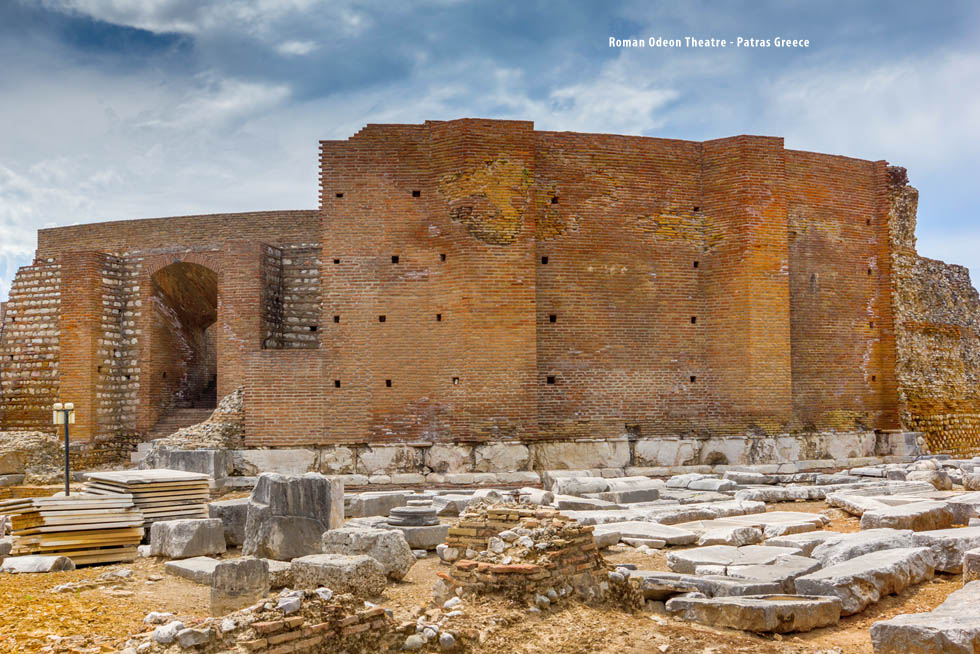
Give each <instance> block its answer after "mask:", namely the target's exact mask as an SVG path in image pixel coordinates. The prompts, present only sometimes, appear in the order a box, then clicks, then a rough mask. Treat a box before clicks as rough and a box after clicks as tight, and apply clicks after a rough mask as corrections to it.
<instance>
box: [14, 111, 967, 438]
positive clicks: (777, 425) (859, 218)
mask: <svg viewBox="0 0 980 654" xmlns="http://www.w3.org/2000/svg"><path fill="white" fill-rule="evenodd" d="M896 170H897V169H894V168H890V167H888V165H887V163H886V162H884V161H865V160H858V159H851V158H847V157H839V156H833V155H825V154H815V153H809V152H799V151H794V150H786V149H785V148H784V147H783V141H782V139H780V138H774V137H760V136H736V137H732V138H724V139H718V140H714V141H706V142H692V141H680V140H671V139H658V138H647V137H634V136H615V135H605V134H577V133H570V132H543V131H536V130H534V127H533V124H532V123H530V122H523V121H493V120H471V119H465V120H457V121H448V122H427V123H425V124H422V125H369V126H367V127H365V128H364V129H363V130H361V131H360V132H359V133H357V134H356V135H354V136H353V137H351V138H350V139H348V140H346V141H323V142H321V144H320V172H321V176H320V207H319V209H318V210H316V211H283V212H257V213H250V214H224V215H216V216H185V217H178V218H162V219H153V220H142V221H127V222H120V223H101V224H92V225H82V226H73V227H66V228H58V229H50V230H42V231H41V232H40V233H39V237H38V253H37V257H38V259H37V262H36V263H35V264H34V265H32V266H28V267H26V268H24V269H23V270H22V271H21V272H20V273H19V274H18V277H17V280H16V281H15V285H14V289H13V291H12V293H11V299H10V302H9V303H8V306H7V307H6V312H5V313H6V317H5V318H4V319H3V321H2V324H3V325H4V333H3V335H2V339H0V353H2V355H3V362H2V365H3V367H2V368H0V373H2V375H3V377H2V379H3V380H4V382H3V386H2V389H3V392H4V401H3V405H4V414H3V418H2V424H0V427H3V428H6V429H13V428H17V429H50V427H48V426H47V424H46V423H47V422H48V416H49V414H48V410H49V406H50V403H51V402H52V401H54V400H55V399H56V398H58V397H60V398H62V399H66V400H67V399H71V400H73V401H75V402H76V405H78V406H79V408H80V410H79V417H78V420H79V428H78V433H79V436H80V437H82V438H103V437H110V436H116V435H120V434H124V433H127V434H128V433H146V432H148V431H149V430H150V429H152V427H153V425H154V424H156V423H157V421H159V420H160V419H161V417H162V416H165V415H166V414H167V412H168V411H171V410H172V409H173V408H174V407H179V406H185V405H193V406H199V405H200V403H201V402H205V401H207V398H209V397H212V396H213V395H215V394H217V395H218V396H223V395H225V394H227V393H229V392H231V391H232V390H234V389H235V388H238V387H243V388H244V393H245V407H246V409H245V411H246V417H245V424H246V444H247V445H248V446H249V447H261V446H309V445H331V444H336V445H340V444H345V445H358V444H360V445H363V444H368V443H381V442H392V441H403V442H431V441H441V442H467V441H468V442H472V443H480V442H485V441H500V440H521V441H530V442H535V441H559V440H567V439H579V438H589V439H623V438H626V439H627V440H629V441H632V442H638V441H640V440H644V439H650V438H654V439H656V438H667V437H669V438H672V439H677V438H681V439H704V438H709V437H735V436H741V435H746V434H748V435H753V436H761V437H765V436H773V435H779V434H790V433H809V432H813V433H816V432H822V433H827V432H834V431H837V432H849V433H853V434H862V433H871V432H873V431H875V430H879V431H882V430H884V431H888V430H895V429H901V428H905V429H921V430H923V431H925V432H927V433H928V434H930V436H929V439H930V445H931V446H932V447H933V448H940V449H942V448H952V447H956V448H962V447H966V445H964V444H968V443H973V442H976V439H977V438H978V433H977V430H978V425H980V409H978V404H977V402H978V398H977V391H976V388H977V384H976V381H977V378H978V376H980V354H978V352H980V348H978V346H977V321H978V315H980V314H978V311H977V300H976V297H977V296H976V291H974V290H973V289H972V287H971V286H970V283H969V279H968V277H967V275H966V272H965V270H964V269H961V268H958V267H955V266H946V265H945V264H941V263H940V262H930V261H928V260H925V259H921V258H920V257H918V256H917V255H916V253H915V249H914V222H915V221H914V212H915V206H914V205H915V202H914V195H915V190H914V189H912V188H911V187H909V186H908V185H907V183H906V180H905V178H904V174H897V173H896ZM65 289H71V293H72V302H71V303H70V305H69V304H62V303H60V301H59V298H60V293H62V292H67V291H66V290H65ZM46 294H47V295H46ZM42 310H43V311H47V313H41V311H42ZM28 311H31V312H32V313H30V314H28V313H27V312H28ZM29 316H30V317H29ZM28 320H30V321H32V322H26V323H25V322H24V321H28ZM34 322H37V327H35V326H34ZM66 326H69V327H70V328H68V329H66ZM42 334H44V335H42ZM36 339H40V341H39V342H36V343H35V342H34V341H35V340H36ZM45 339H47V340H45ZM28 343H30V344H31V346H32V348H33V349H30V350H29V349H28V348H27V345H28ZM18 348H19V349H18ZM11 355H13V356H14V357H15V358H14V359H11V358H10V356H11ZM17 357H20V358H17ZM212 401H213V400H212ZM940 434H941V435H940Z"/></svg>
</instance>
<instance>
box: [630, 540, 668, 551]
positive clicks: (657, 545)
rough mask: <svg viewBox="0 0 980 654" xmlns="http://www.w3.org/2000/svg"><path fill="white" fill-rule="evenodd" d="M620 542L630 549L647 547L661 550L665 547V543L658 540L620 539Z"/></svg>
mask: <svg viewBox="0 0 980 654" xmlns="http://www.w3.org/2000/svg"><path fill="white" fill-rule="evenodd" d="M622 542H623V543H625V544H626V545H629V546H630V547H647V548H649V549H652V550H662V549H663V548H664V547H666V546H667V541H665V540H662V539H660V538H630V537H626V538H623V539H622Z"/></svg>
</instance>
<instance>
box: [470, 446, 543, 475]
mask: <svg viewBox="0 0 980 654" xmlns="http://www.w3.org/2000/svg"><path fill="white" fill-rule="evenodd" d="M530 462H531V451H530V450H529V449H528V447H527V445H524V444H522V443H485V444H482V445H477V446H476V447H474V448H473V470H474V471H476V472H518V471H521V470H527V469H528V467H529V465H530Z"/></svg>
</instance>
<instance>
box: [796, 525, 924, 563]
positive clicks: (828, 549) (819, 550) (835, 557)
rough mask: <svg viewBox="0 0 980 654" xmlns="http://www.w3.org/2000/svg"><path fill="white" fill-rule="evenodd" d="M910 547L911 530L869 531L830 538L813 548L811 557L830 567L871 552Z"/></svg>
mask: <svg viewBox="0 0 980 654" xmlns="http://www.w3.org/2000/svg"><path fill="white" fill-rule="evenodd" d="M908 547H912V531H911V530H910V529H868V530H867V531H859V532H857V533H853V534H839V535H838V536H836V537H834V538H829V539H827V540H826V541H825V542H824V543H822V544H820V545H817V546H816V547H815V548H813V551H812V552H811V553H810V556H811V557H812V558H814V559H816V560H818V561H820V563H822V564H823V565H824V567H828V566H832V565H837V564H838V563H843V562H844V561H848V560H850V559H853V558H856V557H859V556H863V555H864V554H869V553H871V552H878V551H881V550H888V549H896V548H908Z"/></svg>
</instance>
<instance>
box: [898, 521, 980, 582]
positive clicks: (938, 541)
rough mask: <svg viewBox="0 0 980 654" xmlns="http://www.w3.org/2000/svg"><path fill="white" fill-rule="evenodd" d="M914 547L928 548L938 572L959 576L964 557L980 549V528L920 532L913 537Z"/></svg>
mask: <svg viewBox="0 0 980 654" xmlns="http://www.w3.org/2000/svg"><path fill="white" fill-rule="evenodd" d="M912 546H913V547H928V548H929V550H930V551H931V552H932V556H933V559H934V563H935V566H936V570H939V571H940V572H949V573H952V574H959V573H960V572H961V571H962V570H963V555H964V554H965V553H966V552H967V551H968V550H972V549H976V548H978V547H980V527H962V528H959V529H938V530H936V531H920V532H917V533H915V534H913V535H912Z"/></svg>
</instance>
